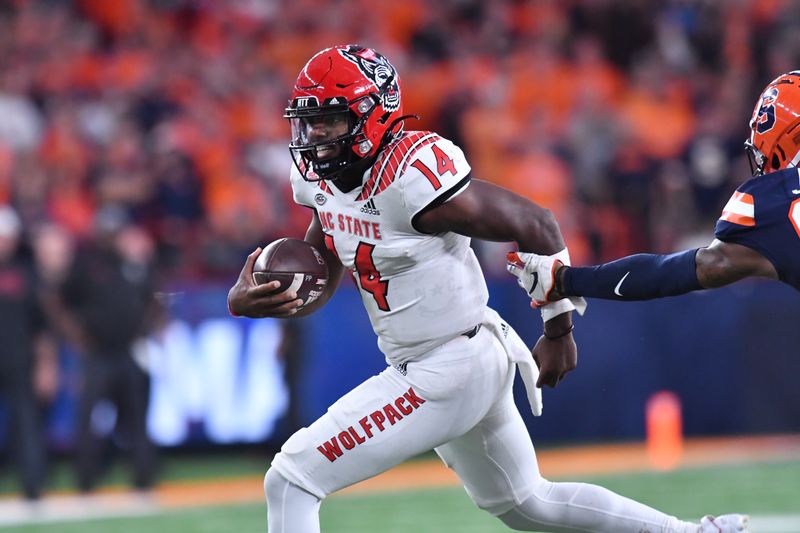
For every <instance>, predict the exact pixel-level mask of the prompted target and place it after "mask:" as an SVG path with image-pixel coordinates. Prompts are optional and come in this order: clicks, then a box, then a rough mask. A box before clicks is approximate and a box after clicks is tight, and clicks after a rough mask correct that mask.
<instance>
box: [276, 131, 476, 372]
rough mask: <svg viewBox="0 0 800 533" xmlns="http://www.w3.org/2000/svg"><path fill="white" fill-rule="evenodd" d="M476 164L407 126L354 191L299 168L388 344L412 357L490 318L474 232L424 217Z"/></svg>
mask: <svg viewBox="0 0 800 533" xmlns="http://www.w3.org/2000/svg"><path fill="white" fill-rule="evenodd" d="M469 173H470V166H469V164H468V163H467V161H466V159H465V158H464V154H463V152H462V151H461V149H459V148H458V147H457V146H455V145H454V144H453V143H452V142H450V141H448V140H447V139H443V138H442V137H439V136H438V135H437V134H435V133H430V132H422V131H414V132H405V133H404V134H402V135H401V136H400V138H398V139H397V140H395V141H394V142H392V143H391V144H390V145H389V146H387V147H386V148H384V150H383V152H382V153H381V156H380V157H379V158H378V160H377V161H376V163H375V164H374V165H373V166H372V167H371V168H370V169H369V170H368V171H367V172H365V174H364V181H363V185H362V186H360V187H357V188H356V189H355V190H353V191H351V192H349V193H343V192H341V191H339V190H338V189H337V188H336V187H335V186H334V185H332V184H328V183H326V182H324V181H320V182H316V183H311V182H307V181H305V180H303V178H302V177H301V176H300V173H299V172H298V171H297V169H292V175H291V180H292V189H293V191H294V200H295V202H297V203H299V204H301V205H305V206H308V207H311V208H312V209H314V210H316V212H317V215H318V216H319V220H320V222H321V224H322V229H323V231H324V232H325V244H326V246H327V247H328V249H329V250H331V251H332V252H333V253H334V254H336V256H337V257H338V258H339V259H340V260H341V262H342V264H343V265H344V266H345V267H346V268H348V269H349V270H350V271H351V273H352V275H353V278H354V279H355V282H356V285H358V287H359V289H360V292H361V298H362V301H363V302H364V306H365V307H366V309H367V312H368V313H369V318H370V321H371V322H372V328H373V329H374V330H375V333H376V334H377V335H378V346H379V347H380V349H381V351H382V352H383V353H384V354H385V355H386V357H387V359H388V360H389V361H390V362H392V363H395V364H396V363H401V362H403V361H407V360H409V359H411V358H413V357H415V356H417V355H419V354H422V353H425V352H427V351H429V350H431V349H433V348H434V347H436V346H438V345H440V344H442V343H443V342H446V341H448V340H450V339H452V338H454V337H456V336H458V335H460V334H461V333H463V332H464V331H467V330H468V329H470V328H472V327H473V326H475V325H476V324H478V323H480V322H481V321H482V320H483V316H484V309H485V307H486V304H487V302H488V299H489V293H488V290H487V288H486V283H485V281H484V278H483V273H482V272H481V268H480V265H479V264H478V261H477V259H476V257H475V254H474V253H473V251H472V249H471V248H470V246H469V243H470V239H469V238H468V237H464V236H463V235H458V234H456V233H442V234H436V235H428V234H425V233H422V232H420V231H418V230H417V229H416V227H415V222H416V220H417V219H418V218H419V217H420V216H421V215H422V214H423V213H425V212H426V211H427V210H429V209H432V208H433V207H436V206H438V205H441V204H442V203H444V202H446V201H448V200H449V199H451V198H453V197H454V196H456V195H458V194H460V193H461V192H463V191H464V190H465V189H466V188H467V187H468V186H469V179H470V178H469Z"/></svg>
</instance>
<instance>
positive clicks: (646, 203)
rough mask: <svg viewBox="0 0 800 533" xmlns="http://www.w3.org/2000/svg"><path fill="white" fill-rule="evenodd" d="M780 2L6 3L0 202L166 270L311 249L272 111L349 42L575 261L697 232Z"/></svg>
mask: <svg viewBox="0 0 800 533" xmlns="http://www.w3.org/2000/svg"><path fill="white" fill-rule="evenodd" d="M798 17H800V9H798V7H797V5H796V4H795V3H792V2H789V1H782V0H736V1H728V2H716V1H703V0H670V1H654V0H652V1H650V0H635V1H631V0H569V1H562V0H558V1H556V0H539V1H520V0H516V1H515V0H497V1H490V2H484V1H478V0H447V1H426V0H408V1H405V2H371V1H367V0H363V1H318V0H296V1H291V2H289V1H279V0H230V1H225V2H212V1H199V0H195V1H192V0H115V1H113V2H109V1H105V0H74V1H67V0H8V1H6V2H2V3H1V4H0V116H2V120H1V121H0V203H10V204H12V205H13V206H14V207H15V208H16V209H17V210H18V212H19V214H20V216H21V217H22V219H23V221H24V227H25V228H34V227H36V226H37V225H38V224H39V223H42V222H51V223H55V224H56V225H58V226H59V227H61V228H63V229H65V230H66V231H67V233H68V234H69V235H70V236H72V237H74V238H75V239H77V240H78V241H80V240H82V239H86V238H88V237H90V236H91V234H92V225H93V224H92V223H93V220H94V215H95V214H96V213H97V212H98V210H99V209H100V208H101V207H103V206H107V205H116V206H122V207H123V208H124V209H125V210H126V211H127V212H128V213H129V214H130V215H131V216H132V217H133V218H134V219H135V220H136V221H137V222H139V223H140V224H141V225H143V226H144V227H145V228H147V230H148V231H149V233H150V234H151V235H152V237H153V238H154V239H155V243H156V245H157V250H158V257H159V259H160V264H161V266H162V267H165V268H166V272H167V273H170V274H172V275H174V276H179V277H180V278H181V279H209V278H212V279H213V278H214V277H219V276H224V277H225V279H229V277H230V273H231V272H235V271H236V270H238V268H239V265H240V264H241V261H242V257H243V253H244V251H248V250H251V249H252V248H253V247H254V246H255V245H256V244H259V243H263V242H266V241H268V240H270V239H272V238H273V237H276V236H282V235H301V234H302V233H303V231H304V228H305V225H306V220H307V214H306V213H304V212H303V211H302V210H298V209H297V208H295V207H293V206H292V205H291V198H290V191H289V185H288V179H287V171H288V168H289V165H290V164H291V162H290V159H289V156H288V154H287V149H286V144H287V136H288V131H287V127H286V124H285V121H284V120H283V119H282V118H281V116H282V111H283V108H284V106H285V103H286V99H287V94H288V92H289V90H290V87H291V84H292V82H293V80H294V77H295V76H296V74H297V71H298V70H299V68H300V67H301V66H302V64H303V63H304V62H305V61H306V59H307V58H308V57H310V56H311V55H312V54H313V53H314V52H315V51H317V50H319V49H321V48H323V47H325V46H329V45H331V44H335V43H342V42H348V41H352V42H360V43H363V44H366V45H369V46H372V47H375V48H376V49H378V50H381V51H383V52H384V53H385V54H386V55H387V56H388V57H389V58H390V59H391V60H392V61H393V62H394V63H395V65H396V66H397V67H398V69H399V70H400V73H401V78H402V81H403V90H404V98H405V108H406V110H407V112H411V113H417V114H418V115H420V116H421V119H420V120H419V121H417V122H414V121H411V122H410V123H409V124H408V126H407V127H409V128H414V129H417V128H419V129H434V130H437V131H439V132H440V133H441V134H443V135H445V136H447V137H449V138H451V139H453V140H454V141H455V142H457V143H459V144H461V145H462V146H463V147H464V148H465V150H466V152H467V155H468V157H469V159H470V161H471V163H472V165H473V167H474V176H476V177H479V178H482V179H487V180H490V181H493V182H497V183H499V184H502V185H504V186H507V187H509V188H511V189H513V190H515V191H517V192H520V193H522V194H524V195H526V196H528V197H530V198H531V199H533V200H535V201H537V202H540V203H542V204H543V205H546V206H548V207H550V208H551V209H553V210H554V211H555V212H556V214H557V216H558V218H559V220H560V221H561V223H562V226H563V229H564V231H565V233H566V234H567V236H568V239H569V243H570V248H571V250H573V256H574V261H576V262H588V261H596V260H601V259H609V258H612V257H616V256H620V255H623V254H626V253H630V252H633V251H640V250H652V251H668V250H673V249H677V248H681V247H683V246H685V244H686V243H685V242H683V241H685V240H687V239H691V237H692V235H693V234H694V232H695V231H699V232H702V233H703V234H705V235H708V232H709V230H710V225H711V224H712V223H713V221H714V220H715V218H716V216H717V215H718V213H719V211H720V208H721V206H722V205H723V204H724V202H725V200H726V199H727V197H728V195H729V194H730V191H731V190H732V188H733V186H734V185H735V184H736V183H738V182H740V181H742V180H743V179H745V178H746V177H747V176H748V175H749V171H748V169H747V165H746V163H744V161H745V160H744V158H743V157H742V155H743V150H742V149H741V147H742V142H743V140H744V137H745V135H746V129H745V128H746V122H747V118H748V117H749V114H750V112H751V109H752V105H753V102H754V100H755V97H756V96H757V93H758V90H759V89H760V88H761V87H762V86H763V85H764V83H766V82H767V81H768V80H769V79H771V78H772V77H773V76H774V75H775V74H777V73H779V72H782V71H786V70H791V69H793V68H796V67H797V65H798V64H800V63H798V61H797V59H798V55H799V54H798V53H799V52H800V32H797V31H794V28H795V27H796V23H797V19H798Z"/></svg>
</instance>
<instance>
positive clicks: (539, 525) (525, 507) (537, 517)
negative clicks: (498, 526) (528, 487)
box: [497, 478, 553, 531]
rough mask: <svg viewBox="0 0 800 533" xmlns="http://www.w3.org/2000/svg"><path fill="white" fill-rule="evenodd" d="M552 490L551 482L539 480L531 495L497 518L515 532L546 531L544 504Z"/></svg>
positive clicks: (546, 521) (546, 522)
mask: <svg viewBox="0 0 800 533" xmlns="http://www.w3.org/2000/svg"><path fill="white" fill-rule="evenodd" d="M552 488H553V483H552V482H550V481H547V480H546V479H544V478H541V479H540V480H539V481H538V482H537V483H536V487H535V489H534V492H533V495H531V496H530V497H529V498H528V499H527V500H525V501H523V502H522V503H519V504H517V505H515V506H514V507H512V508H511V509H509V510H508V511H506V512H504V513H503V514H499V515H497V518H498V519H499V520H500V521H501V522H503V523H504V524H505V525H506V526H508V527H509V528H510V529H513V530H515V531H538V530H540V529H546V528H547V524H548V523H549V521H548V520H547V511H546V509H545V506H546V505H545V504H544V502H545V501H546V498H547V496H548V494H549V493H550V491H551V490H552Z"/></svg>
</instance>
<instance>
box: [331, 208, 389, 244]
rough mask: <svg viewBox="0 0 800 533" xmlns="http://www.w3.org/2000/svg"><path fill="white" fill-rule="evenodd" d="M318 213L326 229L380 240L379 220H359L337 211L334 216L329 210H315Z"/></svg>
mask: <svg viewBox="0 0 800 533" xmlns="http://www.w3.org/2000/svg"><path fill="white" fill-rule="evenodd" d="M317 213H318V214H319V221H320V223H321V224H322V229H323V230H327V231H334V230H339V231H344V232H347V233H350V234H351V235H356V236H358V237H366V238H367V239H375V240H376V241H379V240H381V238H382V237H381V224H380V222H370V221H369V220H361V219H359V218H356V217H351V216H350V215H343V214H341V213H339V214H338V215H336V216H334V214H333V213H331V212H329V211H317Z"/></svg>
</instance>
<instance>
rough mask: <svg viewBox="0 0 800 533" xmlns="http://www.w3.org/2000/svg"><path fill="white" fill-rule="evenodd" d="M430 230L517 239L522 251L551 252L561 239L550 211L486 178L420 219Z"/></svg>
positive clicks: (557, 249) (557, 248) (559, 246)
mask: <svg viewBox="0 0 800 533" xmlns="http://www.w3.org/2000/svg"><path fill="white" fill-rule="evenodd" d="M420 223H421V225H422V227H423V229H424V231H427V232H429V233H436V232H443V231H454V232H456V233H460V234H462V235H467V236H468V237H473V238H476V239H483V240H487V241H495V242H510V241H513V242H516V243H517V245H518V246H519V249H520V250H521V251H524V252H535V253H538V254H543V255H551V254H555V253H557V252H560V251H561V250H563V249H564V239H563V238H562V236H561V230H560V228H559V227H558V222H556V219H555V217H554V216H553V214H552V213H551V212H550V210H548V209H545V208H543V207H542V206H540V205H537V204H535V203H533V202H531V201H530V200H527V199H525V198H523V197H521V196H519V195H517V194H514V193H513V192H511V191H509V190H507V189H503V188H502V187H498V186H497V185H493V184H491V183H488V182H486V181H481V180H472V183H471V185H470V187H469V188H468V189H467V190H466V191H464V193H462V194H461V195H459V196H457V197H456V198H454V199H453V200H451V201H449V202H447V203H445V204H444V205H442V206H440V207H437V208H436V209H434V210H433V211H431V212H430V213H428V214H427V215H426V216H425V217H424V219H421V220H420Z"/></svg>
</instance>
